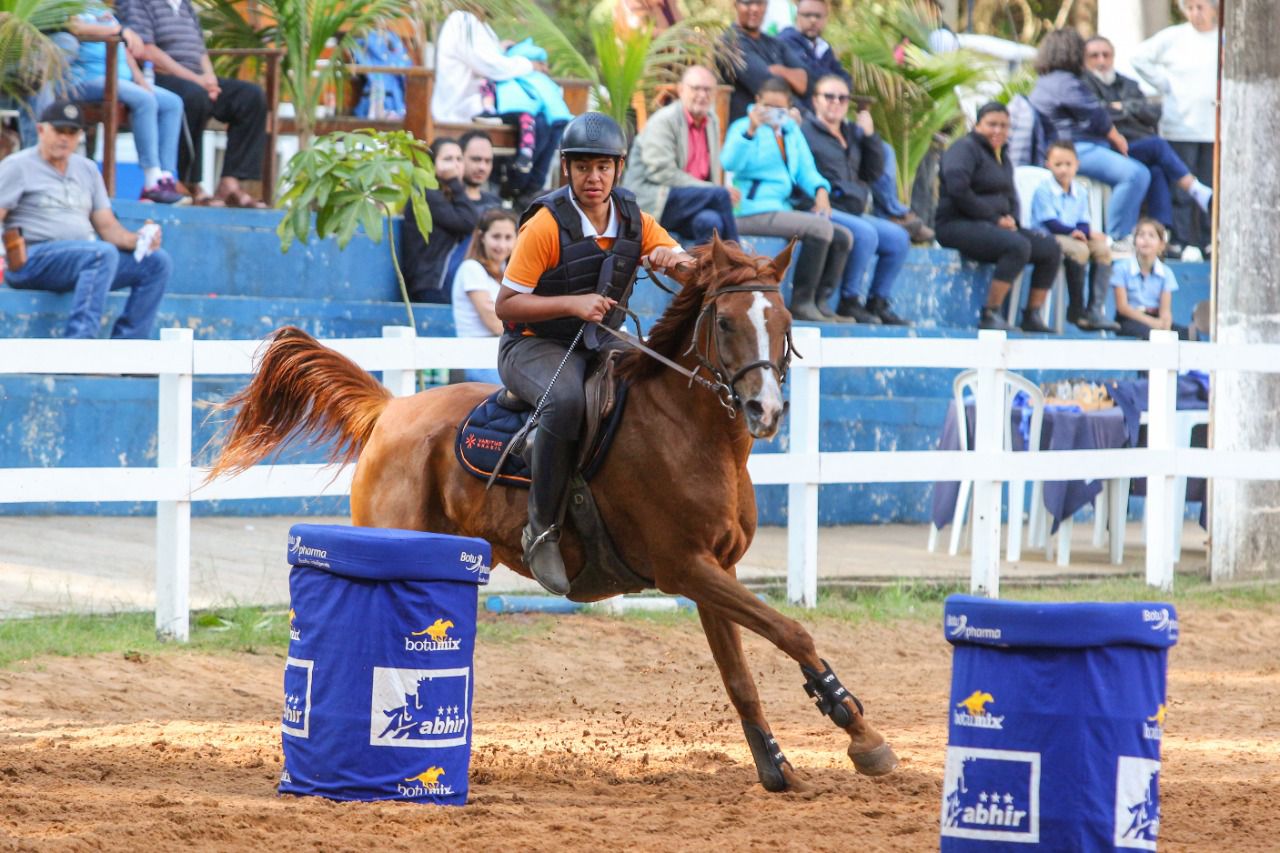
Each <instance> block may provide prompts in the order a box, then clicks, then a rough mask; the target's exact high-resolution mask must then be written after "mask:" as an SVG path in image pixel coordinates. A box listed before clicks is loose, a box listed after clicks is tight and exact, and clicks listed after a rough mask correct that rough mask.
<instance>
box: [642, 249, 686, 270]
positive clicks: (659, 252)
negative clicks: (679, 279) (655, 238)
mask: <svg viewBox="0 0 1280 853" xmlns="http://www.w3.org/2000/svg"><path fill="white" fill-rule="evenodd" d="M642 260H643V261H644V262H645V263H646V264H648V265H649V266H650V267H653V268H654V269H656V270H658V271H659V272H665V271H666V270H669V269H671V268H672V267H675V266H676V265H678V264H682V263H684V262H685V261H690V260H693V259H692V258H691V257H689V256H688V255H687V254H685V253H684V252H681V251H678V250H676V249H672V248H671V247H669V246H658V247H657V248H656V249H654V250H653V251H652V252H650V253H649V254H647V255H645V256H644V258H642Z"/></svg>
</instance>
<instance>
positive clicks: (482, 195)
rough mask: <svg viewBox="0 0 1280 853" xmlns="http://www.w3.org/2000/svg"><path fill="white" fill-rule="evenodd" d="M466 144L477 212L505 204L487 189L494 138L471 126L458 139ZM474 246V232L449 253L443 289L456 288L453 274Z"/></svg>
mask: <svg viewBox="0 0 1280 853" xmlns="http://www.w3.org/2000/svg"><path fill="white" fill-rule="evenodd" d="M458 145H459V146H460V147H461V148H462V186H463V188H464V189H465V190H466V195H467V199H469V200H470V201H471V204H472V206H473V207H474V208H475V209H476V215H477V216H479V215H480V214H482V213H484V212H485V211H486V210H489V209H490V208H494V207H501V206H502V199H501V198H499V197H498V195H497V194H496V193H492V192H490V191H489V190H487V189H485V186H486V185H487V184H488V183H489V175H490V174H492V173H493V141H492V140H491V139H489V134H487V133H485V132H484V131H483V130H469V131H467V132H466V133H464V134H462V138H461V139H459V140H458ZM413 227H417V225H416V223H415V224H414V226H413ZM470 248H471V236H470V235H468V236H466V237H464V238H462V239H461V240H459V241H458V245H456V246H454V247H453V251H451V252H450V253H449V258H448V261H447V262H446V265H445V269H444V277H443V278H442V279H441V280H440V287H441V289H442V290H444V291H447V292H452V290H453V277H454V276H455V275H457V274H458V267H460V266H462V262H463V261H464V260H465V259H466V257H467V250H468V249H470Z"/></svg>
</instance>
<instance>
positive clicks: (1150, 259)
mask: <svg viewBox="0 0 1280 853" xmlns="http://www.w3.org/2000/svg"><path fill="white" fill-rule="evenodd" d="M1168 242H1169V238H1168V234H1167V233H1166V232H1165V230H1164V226H1163V225H1161V224H1160V223H1159V222H1157V221H1156V220H1154V219H1149V218H1144V219H1140V220H1138V227H1137V228H1136V229H1135V230H1134V232H1133V248H1134V257H1132V258H1126V259H1124V260H1122V261H1120V262H1119V263H1117V264H1116V265H1115V266H1114V267H1113V268H1112V270H1111V287H1112V288H1113V289H1114V290H1115V294H1116V319H1117V320H1119V321H1120V334H1122V335H1127V336H1129V337H1131V338H1143V339H1149V338H1150V337H1151V331H1152V330H1153V329H1165V330H1169V329H1172V330H1173V331H1175V332H1177V333H1178V337H1179V338H1181V339H1182V340H1184V341H1185V340H1187V339H1188V338H1189V334H1188V332H1187V327H1186V326H1179V325H1178V324H1176V323H1174V322H1173V292H1174V291H1175V290H1177V289H1178V279H1177V278H1175V277H1174V275H1173V270H1171V269H1169V268H1168V267H1167V266H1165V265H1164V263H1163V262H1161V260H1160V257H1161V256H1162V255H1163V254H1164V249H1165V246H1166V245H1167V244H1168Z"/></svg>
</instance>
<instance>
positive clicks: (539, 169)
mask: <svg viewBox="0 0 1280 853" xmlns="http://www.w3.org/2000/svg"><path fill="white" fill-rule="evenodd" d="M436 45H437V47H436V81H435V88H434V89H433V90H432V93H431V115H432V116H433V117H434V118H435V120H436V121H437V122H441V123H445V124H466V123H468V122H470V121H472V120H473V119H474V118H475V117H476V116H479V115H485V114H494V113H497V114H504V119H506V120H507V121H508V122H509V123H511V124H513V125H514V126H515V128H516V149H517V150H516V159H515V162H514V164H513V165H512V169H511V174H508V176H507V181H506V185H505V189H504V193H506V194H508V195H510V196H511V197H512V198H513V199H514V200H515V203H516V206H517V207H518V208H521V209H523V207H524V206H525V205H527V204H528V202H530V201H532V199H533V197H536V196H537V195H538V193H539V191H540V190H541V188H542V187H543V185H544V184H545V183H546V180H547V172H548V170H549V169H550V167H551V161H552V159H553V158H554V156H555V153H556V149H557V146H558V145H559V144H560V134H561V132H562V131H563V130H564V125H563V123H562V122H558V121H557V122H555V123H552V122H548V121H547V118H546V116H545V115H543V114H542V113H540V112H539V113H533V112H509V111H507V110H505V109H503V108H502V106H501V104H499V103H498V99H496V97H495V94H494V90H493V85H494V84H495V83H498V82H502V81H507V80H515V79H518V78H521V77H528V76H529V75H532V74H534V73H535V72H542V73H546V72H547V70H548V69H547V66H546V64H545V63H544V62H535V61H533V60H532V59H529V58H528V57H525V56H519V55H515V56H511V55H508V54H507V52H506V49H505V45H504V43H503V42H501V41H499V39H498V35H497V33H495V32H494V31H493V27H491V26H489V24H488V22H487V20H486V13H485V11H484V9H483V8H481V6H480V5H479V4H467V5H466V7H465V8H463V9H457V10H455V11H453V12H451V13H450V14H449V17H447V18H445V21H444V24H443V25H442V26H441V28H440V33H439V35H438V36H437V37H436Z"/></svg>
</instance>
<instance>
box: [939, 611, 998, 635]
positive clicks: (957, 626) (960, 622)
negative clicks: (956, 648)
mask: <svg viewBox="0 0 1280 853" xmlns="http://www.w3.org/2000/svg"><path fill="white" fill-rule="evenodd" d="M947 629H948V630H947V636H949V637H955V638H957V639H960V640H998V639H1000V629H999V628H979V627H978V626H977V625H970V624H969V616H968V614H966V613H953V614H951V615H949V616H947Z"/></svg>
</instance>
